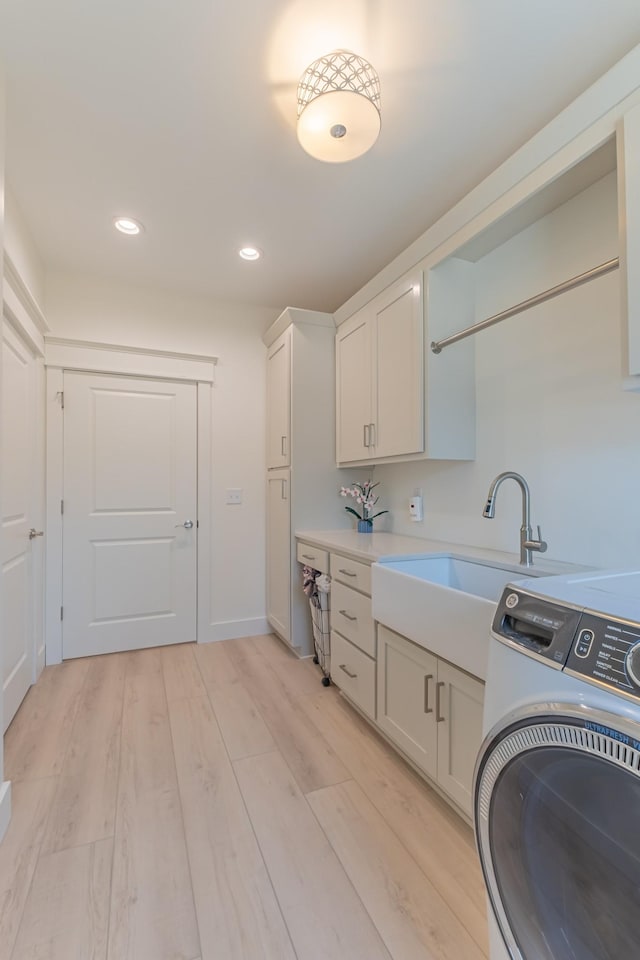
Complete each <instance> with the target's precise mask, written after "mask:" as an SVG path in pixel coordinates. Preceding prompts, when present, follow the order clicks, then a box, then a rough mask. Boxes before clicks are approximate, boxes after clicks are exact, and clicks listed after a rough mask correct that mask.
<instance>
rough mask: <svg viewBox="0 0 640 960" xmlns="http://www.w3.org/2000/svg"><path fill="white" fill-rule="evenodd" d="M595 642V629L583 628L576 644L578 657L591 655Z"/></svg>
mask: <svg viewBox="0 0 640 960" xmlns="http://www.w3.org/2000/svg"><path fill="white" fill-rule="evenodd" d="M592 643H593V630H581V631H580V636H579V637H578V642H577V644H576V657H582V658H583V659H584V658H585V657H588V656H589V653H590V651H591V644H592Z"/></svg>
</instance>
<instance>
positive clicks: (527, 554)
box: [482, 470, 547, 567]
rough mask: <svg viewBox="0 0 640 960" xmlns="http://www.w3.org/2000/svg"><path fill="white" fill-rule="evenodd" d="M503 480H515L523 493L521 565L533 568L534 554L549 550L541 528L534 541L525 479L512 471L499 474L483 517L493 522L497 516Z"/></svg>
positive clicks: (485, 506)
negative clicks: (498, 498) (498, 497)
mask: <svg viewBox="0 0 640 960" xmlns="http://www.w3.org/2000/svg"><path fill="white" fill-rule="evenodd" d="M503 480H515V482H516V483H517V484H518V486H519V487H520V490H521V491H522V526H521V527H520V563H522V564H524V566H526V567H531V566H533V553H534V551H535V552H536V553H544V552H545V550H546V549H547V544H546V543H545V541H544V540H543V539H542V537H541V534H540V527H539V526H538V539H537V540H534V539H533V533H532V531H531V516H530V499H531V498H530V494H529V484H528V483H527V481H526V480H525V478H524V477H522V476H520V474H519V473H513V472H512V471H511V470H507V471H505V473H499V474H498V476H497V477H496V478H495V480H493V481H492V483H491V486H490V487H489V492H488V494H487V502H486V503H485V505H484V510H483V511H482V516H483V517H487V519H488V520H493V518H494V517H495V515H496V494H497V493H498V487H499V486H500V484H501V483H502V482H503Z"/></svg>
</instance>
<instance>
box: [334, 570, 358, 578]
mask: <svg viewBox="0 0 640 960" xmlns="http://www.w3.org/2000/svg"><path fill="white" fill-rule="evenodd" d="M338 573H344V575H345V577H357V576H358V574H357V573H352V572H351V570H343V569H342V568H341V569H340V570H338Z"/></svg>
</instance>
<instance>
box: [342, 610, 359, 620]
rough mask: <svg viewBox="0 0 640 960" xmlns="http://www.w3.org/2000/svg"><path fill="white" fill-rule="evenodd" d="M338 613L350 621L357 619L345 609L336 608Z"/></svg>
mask: <svg viewBox="0 0 640 960" xmlns="http://www.w3.org/2000/svg"><path fill="white" fill-rule="evenodd" d="M338 613H339V614H340V616H341V617H346V619H347V620H351V622H352V623H353V622H354V621H355V620H357V619H358V618H357V617H352V616H351V614H350V613H347V611H346V610H338Z"/></svg>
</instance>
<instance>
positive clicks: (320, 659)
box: [309, 590, 331, 687]
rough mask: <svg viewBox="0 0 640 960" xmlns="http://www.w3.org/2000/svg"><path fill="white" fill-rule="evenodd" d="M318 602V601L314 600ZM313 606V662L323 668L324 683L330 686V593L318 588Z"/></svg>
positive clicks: (311, 600) (312, 600)
mask: <svg viewBox="0 0 640 960" xmlns="http://www.w3.org/2000/svg"><path fill="white" fill-rule="evenodd" d="M316 600H317V602H318V605H317V606H316V603H315V602H314V601H316ZM309 606H310V608H311V624H312V629H313V648H314V650H315V654H314V657H313V662H314V663H317V664H319V666H320V669H321V670H322V685H323V686H324V687H328V686H329V684H330V683H331V677H330V673H331V630H330V625H329V594H328V593H323V592H322V590H318V594H317V597H312V598H311V599H310V600H309Z"/></svg>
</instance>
